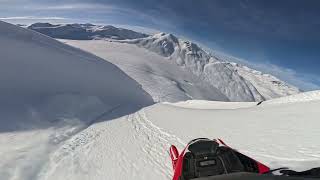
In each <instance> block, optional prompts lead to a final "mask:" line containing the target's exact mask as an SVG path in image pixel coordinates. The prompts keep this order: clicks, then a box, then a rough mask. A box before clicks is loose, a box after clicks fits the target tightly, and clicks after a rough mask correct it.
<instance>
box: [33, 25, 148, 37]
mask: <svg viewBox="0 0 320 180" xmlns="http://www.w3.org/2000/svg"><path fill="white" fill-rule="evenodd" d="M27 28H28V29H31V30H34V31H37V32H40V33H42V34H45V35H48V36H50V37H53V38H59V39H73V40H92V39H117V40H123V39H137V38H144V37H147V36H149V35H147V34H144V33H139V32H135V31H132V30H129V29H124V28H116V27H114V26H111V25H106V26H104V25H94V24H90V23H86V24H77V23H74V24H55V25H54V24H50V23H34V24H32V25H30V26H28V27H27Z"/></svg>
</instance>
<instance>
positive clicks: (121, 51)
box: [28, 23, 300, 102]
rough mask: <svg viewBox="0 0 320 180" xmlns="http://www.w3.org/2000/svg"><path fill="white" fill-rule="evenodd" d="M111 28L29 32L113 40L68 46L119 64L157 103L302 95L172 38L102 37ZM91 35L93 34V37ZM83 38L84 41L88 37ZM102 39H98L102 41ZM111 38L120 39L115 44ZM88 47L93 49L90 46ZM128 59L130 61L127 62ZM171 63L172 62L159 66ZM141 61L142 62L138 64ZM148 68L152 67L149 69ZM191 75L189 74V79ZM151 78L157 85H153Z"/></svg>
mask: <svg viewBox="0 0 320 180" xmlns="http://www.w3.org/2000/svg"><path fill="white" fill-rule="evenodd" d="M109 27H110V26H95V25H92V24H67V25H51V24H47V23H36V24H33V25H31V26H29V27H28V28H29V29H33V30H36V31H38V32H41V33H44V34H46V35H48V36H51V37H54V38H62V39H73V40H83V39H101V38H103V37H105V38H107V37H108V38H109V40H107V41H105V45H103V43H100V42H99V41H95V42H97V44H99V46H98V45H96V44H95V43H92V42H88V41H85V42H84V41H78V42H75V41H73V42H68V41H64V42H66V43H69V44H70V45H73V46H76V47H79V48H82V49H84V50H86V51H89V52H91V53H94V54H95V55H98V56H99V57H103V58H105V59H107V60H108V61H111V62H112V63H114V64H116V65H117V66H118V67H120V68H121V69H122V70H123V71H125V72H126V73H128V74H129V75H130V76H131V77H133V78H134V79H135V80H136V81H137V82H139V83H140V84H141V85H142V87H143V88H144V89H145V90H146V91H147V92H148V93H149V94H151V96H152V97H153V99H154V100H155V101H170V102H174V101H181V100H188V99H206V100H220V101H263V100H268V99H272V98H277V97H282V96H287V95H292V94H296V93H299V92H300V90H299V89H298V88H296V87H294V86H291V85H289V84H287V83H285V82H283V81H281V80H279V79H277V78H276V77H274V76H272V75H269V74H263V73H262V72H259V71H256V70H253V69H250V68H248V67H246V66H242V65H240V64H236V63H232V62H229V61H228V59H227V58H223V57H221V56H218V55H215V54H210V53H208V52H206V51H204V50H203V49H202V48H200V47H199V46H198V45H197V44H195V43H193V42H190V41H187V40H183V39H179V38H177V37H176V36H174V35H172V34H166V33H159V34H155V35H153V36H147V35H145V34H140V33H136V32H133V33H134V34H137V35H128V34H130V33H123V34H126V35H127V36H121V38H119V37H120V36H117V37H118V38H114V37H111V36H109V35H111V34H112V33H110V32H109V31H107V33H106V34H107V35H102V36H99V32H100V31H102V32H106V29H109ZM111 29H112V30H113V31H112V32H121V31H124V30H123V29H120V28H115V27H112V28H111ZM84 32H85V33H84ZM87 33H90V34H91V35H90V36H88V35H87ZM83 36H84V37H85V38H83ZM98 36H99V38H97V37H98ZM87 37H89V38H87ZM110 38H114V39H118V40H110ZM119 39H120V40H119ZM85 43H88V44H90V45H89V46H87V45H85ZM115 43H127V44H133V45H137V46H138V47H142V48H145V49H146V50H148V51H150V52H154V53H156V54H158V55H159V56H161V57H162V58H159V57H155V56H154V55H151V54H150V53H147V52H142V50H141V49H134V48H132V47H130V48H129V47H128V46H126V45H123V46H120V45H117V48H113V49H112V48H110V47H114V46H115ZM93 47H94V48H93ZM128 48H129V49H130V50H129V49H128ZM125 49H126V50H125ZM103 51H104V53H103ZM138 51H139V52H142V53H140V55H139V56H140V57H139V56H138V55H137V52H138ZM115 53H116V55H115ZM146 53H147V54H148V55H147V56H146V55H145V54H146ZM113 54H114V56H113ZM124 56H125V58H127V60H124V58H123V57H124ZM119 58H120V60H119ZM143 59H144V60H145V61H144V60H143ZM151 59H153V60H151ZM154 59H157V60H154ZM168 60H169V61H171V62H173V63H171V64H170V63H168V62H157V61H168ZM123 61H125V63H123ZM136 61H139V62H138V63H137V62H136ZM142 61H144V62H142ZM151 61H152V62H151ZM159 63H160V64H162V65H161V66H162V67H161V68H157V66H160V65H159ZM128 64H131V65H133V66H134V67H135V69H137V67H139V68H138V69H144V71H145V72H147V71H150V72H151V71H152V73H149V74H148V73H144V75H140V76H139V77H137V75H136V73H132V67H131V68H129V67H128ZM163 64H167V65H163ZM124 66H126V67H124ZM146 66H148V68H149V69H148V70H147V69H146ZM169 66H178V67H179V69H177V68H174V67H170V68H169ZM164 69H167V70H164ZM128 71H129V72H128ZM164 71H166V72H164ZM188 73H189V74H190V75H185V74H188ZM155 74H156V75H158V77H154V76H155ZM169 74H170V75H169ZM169 76H170V77H169ZM151 79H153V80H154V81H155V82H156V83H152V82H150V80H151ZM146 82H148V83H146ZM151 84H154V85H151ZM152 87H153V88H152ZM159 87H161V88H159ZM168 87H169V88H168ZM173 94H174V95H173Z"/></svg>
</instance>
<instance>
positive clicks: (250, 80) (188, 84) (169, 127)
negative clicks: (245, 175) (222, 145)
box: [0, 21, 320, 180]
mask: <svg viewBox="0 0 320 180" xmlns="http://www.w3.org/2000/svg"><path fill="white" fill-rule="evenodd" d="M36 31H38V32H36ZM75 32H79V33H75ZM41 33H43V34H41ZM48 36H52V37H53V38H58V40H56V39H53V38H51V37H48ZM0 82H1V88H0V100H1V101H0V107H1V108H0V156H1V157H2V158H0V179H5V180H51V179H52V180H53V179H55V180H56V179H59V180H60V179H61V180H89V179H90V180H101V179H123V180H127V179H137V180H138V179H139V180H150V179H153V180H163V179H171V176H172V168H171V160H170V157H169V155H168V149H169V147H170V145H171V144H175V145H177V147H178V148H179V149H180V150H181V149H182V148H183V147H184V146H185V144H186V143H187V142H188V141H189V140H191V139H194V138H198V137H208V138H222V139H224V140H225V141H226V142H227V143H228V144H230V145H232V146H233V147H234V148H236V149H237V150H239V151H241V152H243V153H244V154H247V155H250V156H254V157H255V158H256V159H257V160H259V161H261V162H264V163H265V164H267V165H268V166H270V167H272V168H277V167H283V166H285V167H290V168H293V169H297V170H304V169H308V168H312V167H316V166H320V142H319V141H318V139H317V138H316V137H319V136H320V130H319V129H320V128H317V127H319V126H320V121H319V116H320V111H319V106H320V91H313V92H304V93H301V91H300V90H299V89H298V88H296V87H294V86H291V85H289V84H287V83H285V82H283V81H281V80H279V79H277V78H276V77H274V76H272V75H268V74H264V73H262V72H259V71H255V70H253V69H250V68H249V67H246V66H243V65H240V64H237V63H233V62H228V61H227V60H224V59H222V58H221V57H219V56H215V55H214V54H210V53H208V52H206V51H204V50H202V49H201V48H200V47H199V46H198V45H196V44H195V43H192V42H190V41H186V40H182V39H179V38H177V37H176V36H174V35H172V34H166V33H159V34H155V35H150V36H148V35H145V34H142V33H138V32H134V31H131V30H125V29H119V28H115V27H110V26H95V25H91V24H86V25H81V24H78V25H76V24H73V25H52V24H48V23H40V24H39V23H38V24H36V25H31V26H29V27H28V28H22V27H18V26H15V25H11V24H8V23H5V22H1V21H0ZM261 101H263V102H262V103H261V104H260V105H257V102H261Z"/></svg>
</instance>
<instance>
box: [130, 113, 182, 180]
mask: <svg viewBox="0 0 320 180" xmlns="http://www.w3.org/2000/svg"><path fill="white" fill-rule="evenodd" d="M128 121H130V122H131V123H132V125H133V127H134V129H135V131H136V132H137V133H136V134H134V136H135V137H134V138H135V139H144V142H145V143H146V144H145V146H144V147H141V149H142V151H143V152H144V153H146V154H147V156H148V160H146V161H147V162H146V163H147V164H150V165H155V166H156V167H157V168H156V169H155V171H156V173H159V174H162V175H166V177H167V178H168V179H170V176H169V174H171V164H168V163H165V162H168V160H164V159H163V157H169V155H167V150H168V149H169V146H170V144H172V143H176V142H179V143H180V144H181V145H183V144H185V143H184V142H183V141H182V140H181V139H180V138H178V137H177V136H175V135H173V134H171V133H168V132H166V131H165V130H164V129H162V128H160V127H158V126H156V125H155V124H153V123H152V122H151V121H150V120H148V118H147V115H146V113H145V111H144V110H141V111H140V112H137V113H135V114H132V115H129V116H128ZM141 136H142V137H141Z"/></svg>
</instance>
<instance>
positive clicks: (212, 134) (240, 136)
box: [41, 92, 320, 180]
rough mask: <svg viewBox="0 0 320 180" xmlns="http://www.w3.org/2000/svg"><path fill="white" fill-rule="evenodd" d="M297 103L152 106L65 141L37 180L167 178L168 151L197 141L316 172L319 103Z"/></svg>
mask: <svg viewBox="0 0 320 180" xmlns="http://www.w3.org/2000/svg"><path fill="white" fill-rule="evenodd" d="M313 94H314V96H313V97H312V98H314V99H318V98H319V92H314V93H313ZM304 97H305V94H301V95H297V96H295V97H292V98H291V99H292V100H293V99H296V100H297V101H299V102H295V103H286V102H285V101H282V104H277V105H271V104H272V101H269V102H267V103H268V105H263V104H261V105H259V106H256V105H255V104H252V103H251V104H248V103H224V102H204V103H201V102H199V101H195V102H193V101H189V102H186V103H176V104H168V103H166V104H156V105H153V106H151V107H147V108H144V109H143V110H141V111H138V112H136V113H134V114H131V115H128V116H125V117H122V118H119V119H116V120H112V121H107V122H102V123H97V124H94V125H93V126H91V127H89V128H88V129H86V130H84V131H83V132H81V133H79V134H77V135H76V136H74V137H73V138H71V139H70V140H68V141H66V142H65V143H64V144H63V145H62V146H61V147H60V148H59V149H57V150H56V151H55V152H54V153H53V154H52V155H51V156H50V161H49V163H48V166H47V167H46V168H44V169H43V170H42V172H41V173H42V175H41V179H77V180H78V179H97V180H98V179H103V178H106V177H108V178H110V179H139V180H141V179H146V180H147V179H159V180H160V179H170V177H171V174H172V172H171V164H170V163H171V162H170V158H169V155H168V148H169V146H170V145H171V144H175V145H177V146H178V147H179V148H180V150H181V149H182V148H183V146H184V145H185V144H186V143H187V142H188V141H189V140H191V139H193V138H198V137H209V138H217V137H219V138H222V139H224V140H225V141H226V143H228V144H229V145H230V146H232V147H234V148H236V149H238V150H240V151H241V152H243V153H245V154H247V155H250V156H252V157H254V158H256V159H257V160H259V161H261V162H264V163H266V164H267V165H269V166H270V167H271V168H277V167H282V166H285V167H290V168H293V169H297V170H303V169H307V168H311V167H315V166H320V142H319V140H318V137H319V136H320V130H319V126H320V122H319V115H320V112H319V106H320V101H319V100H316V101H312V102H311V101H304V100H303V99H304ZM309 98H311V96H309ZM275 101H277V100H275ZM186 104H188V105H187V107H186ZM192 104H193V105H192ZM219 105H221V107H219ZM199 106H202V108H199ZM216 107H217V108H216ZM237 107H238V108H237Z"/></svg>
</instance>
